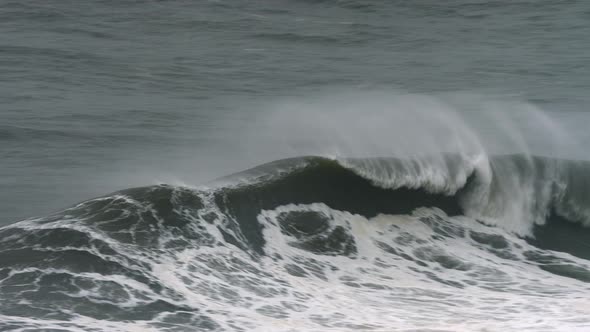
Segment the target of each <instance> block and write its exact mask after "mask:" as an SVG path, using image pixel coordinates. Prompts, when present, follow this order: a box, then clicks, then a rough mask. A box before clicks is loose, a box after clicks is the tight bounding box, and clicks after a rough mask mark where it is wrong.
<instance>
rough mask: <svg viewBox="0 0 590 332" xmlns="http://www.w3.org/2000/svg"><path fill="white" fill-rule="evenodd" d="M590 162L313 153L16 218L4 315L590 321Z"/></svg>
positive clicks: (259, 326) (6, 245)
mask: <svg viewBox="0 0 590 332" xmlns="http://www.w3.org/2000/svg"><path fill="white" fill-rule="evenodd" d="M589 171H590V163H588V162H581V161H568V160H558V159H549V158H544V157H530V156H526V155H502V156H495V157H482V156H477V155H475V156H466V155H458V154H448V155H440V156H437V157H436V158H435V157H424V158H419V159H416V158H414V159H411V160H410V159H393V158H370V159H369V158H363V159H341V160H333V159H327V158H320V157H302V158H294V159H287V160H280V161H277V162H273V163H269V164H265V165H262V166H259V167H257V168H254V169H251V170H248V171H245V172H242V173H238V174H235V175H232V176H229V177H226V178H222V179H219V180H217V181H215V182H213V183H211V184H210V187H208V188H205V187H203V188H188V187H180V186H169V185H159V186H151V187H142V188H132V189H127V190H123V191H120V192H116V193H114V194H111V195H108V196H104V197H100V198H96V199H92V200H88V201H85V202H82V203H80V204H78V205H76V206H73V207H71V208H69V209H66V210H64V211H61V212H59V213H56V214H54V215H51V216H48V217H44V218H38V219H30V220H25V221H21V222H18V223H15V224H12V225H9V226H6V227H4V228H2V229H0V255H1V257H0V289H1V293H0V294H1V297H2V307H1V309H0V321H1V322H2V323H1V324H2V325H1V326H0V328H1V329H3V330H5V329H21V330H26V329H46V330H68V331H83V330H85V329H86V328H87V327H88V326H93V328H95V329H96V330H103V331H130V330H142V331H143V330H145V331H149V330H154V331H156V330H157V331H160V330H166V331H195V330H203V331H224V330H231V331H247V330H269V331H270V330H272V331H305V330H310V331H317V330H322V331H348V330H351V331H352V330H390V329H391V327H392V326H395V327H396V328H398V329H400V330H405V329H408V330H409V329H416V328H419V329H420V330H424V331H429V330H437V331H440V330H444V331H457V330H470V331H472V330H493V331H496V330H498V331H500V330H506V329H508V330H538V329H540V328H541V327H542V328H543V329H547V330H563V331H573V330H580V331H582V330H585V329H588V328H590V319H589V318H588V317H590V316H588V314H589V313H590V312H588V308H587V305H586V303H587V296H585V294H587V292H588V285H589V284H588V283H589V282H590V262H589V261H588V259H590V250H588V245H587V243H588V242H587V241H588V239H589V238H590V232H589V231H588V229H586V228H584V226H587V225H589V224H590V222H589V220H590V213H589V212H588V208H590V203H589V202H587V200H588V196H589V195H588V193H587V191H586V190H587V189H586V188H588V185H587V184H588V181H590V178H589V176H590V175H589V174H590V172H589Z"/></svg>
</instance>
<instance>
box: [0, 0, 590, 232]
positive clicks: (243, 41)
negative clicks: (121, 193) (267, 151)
mask: <svg viewBox="0 0 590 332" xmlns="http://www.w3.org/2000/svg"><path fill="white" fill-rule="evenodd" d="M588 36H590V5H589V4H588V3H587V2H586V1H445V2H439V1H423V0H420V1H358V0H353V1H348V0H346V1H337V0H332V1H284V0H282V1H264V0H262V1H148V0H146V1H85V2H80V1H43V2H39V1H12V0H6V1H2V3H0V140H1V145H0V146H1V147H0V158H1V159H0V160H1V162H0V221H1V222H2V223H3V224H5V223H8V222H12V221H16V220H19V219H22V218H26V217H31V216H35V215H42V214H44V213H48V212H50V211H54V210H56V209H59V208H62V207H64V206H66V205H69V204H72V203H75V202H77V201H80V200H83V199H86V198H90V197H93V196H96V195H100V194H104V193H106V192H109V191H113V190H116V189H123V188H126V187H129V186H134V185H143V184H151V183H155V182H158V181H168V180H170V179H171V178H174V179H176V178H181V180H182V181H183V182H199V181H203V180H206V179H210V178H213V177H215V176H221V175H224V173H227V172H230V171H238V170H240V168H242V167H243V166H253V165H241V164H239V160H232V161H224V162H220V161H218V160H215V161H212V160H211V158H210V157H209V156H211V155H213V154H215V153H216V151H224V150H225V151H231V149H232V147H235V144H237V143H238V142H240V139H241V138H240V135H239V133H240V131H239V130H237V128H244V127H248V126H249V125H251V122H252V118H253V113H255V112H257V110H258V107H257V105H259V104H261V103H262V102H264V101H272V100H276V99H279V98H283V97H294V96H299V97H301V96H306V95H308V94H311V93H314V92H317V91H322V90H330V89H333V88H334V87H338V88H340V87H344V88H346V89H355V90H361V89H371V88H373V87H377V88H379V89H382V88H385V89H390V88H391V89H401V90H403V91H407V92H414V93H427V94H431V93H439V92H456V91H470V92H473V91H476V92H477V93H482V94H485V95H494V96H506V97H508V98H517V99H519V100H523V101H529V102H531V103H533V104H535V105H540V106H542V107H543V108H544V109H545V110H548V111H550V112H586V111H587V105H588V101H589V100H590V95H589V94H588V88H589V87H590V75H589V74H590V67H589V65H588V63H589V60H590V50H589V45H590V43H589V41H590V40H589V38H590V37H588ZM577 119H581V120H578V121H576V122H577V123H579V124H580V125H585V123H587V122H586V121H588V119H587V117H586V114H585V113H584V115H583V117H581V118H580V117H579V116H578V118H577ZM264 161H268V160H260V162H264Z"/></svg>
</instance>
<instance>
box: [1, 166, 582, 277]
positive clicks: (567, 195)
mask: <svg viewBox="0 0 590 332" xmlns="http://www.w3.org/2000/svg"><path fill="white" fill-rule="evenodd" d="M589 182H590V163H588V162H582V161H568V160H556V159H550V158H544V157H529V156H525V155H504V156H495V157H490V158H482V157H477V156H476V157H465V156H459V155H451V154H449V155H445V156H443V157H439V158H435V159H433V158H422V159H413V160H404V159H395V158H371V159H345V160H334V159H328V158H322V157H299V158H292V159H285V160H280V161H275V162H272V163H268V164H264V165H261V166H259V167H256V168H253V169H250V170H247V171H244V172H241V173H238V174H234V175H231V176H228V177H225V178H222V179H218V180H217V181H215V182H213V183H211V184H210V185H211V186H212V187H211V188H199V189H189V188H184V187H173V186H166V185H162V186H152V187H142V188H131V189H127V190H123V191H121V192H117V193H114V194H112V195H109V196H105V197H102V198H97V199H93V200H89V201H86V202H82V203H80V204H78V205H76V206H74V207H72V208H69V209H66V210H64V211H62V212H59V213H56V214H54V215H51V216H47V217H44V218H39V219H35V220H30V221H25V222H21V223H16V224H14V225H11V226H9V227H5V228H3V229H0V233H1V234H0V235H2V239H3V240H2V241H0V247H1V248H0V249H2V251H4V252H9V253H10V252H13V253H16V254H15V255H16V256H18V257H21V258H22V261H21V263H23V264H25V263H24V262H25V261H30V260H34V259H41V260H42V258H43V257H45V256H47V258H48V259H50V260H53V258H52V257H53V256H51V255H52V254H51V252H45V251H43V252H41V251H39V250H38V249H36V248H38V246H36V244H37V243H45V244H44V245H43V247H52V246H54V245H55V246H60V247H64V246H65V247H68V248H70V247H71V248H74V249H75V248H78V249H79V248H82V247H83V248H94V249H93V251H90V252H87V253H85V254H88V253H89V254H91V255H94V256H97V257H100V256H101V255H100V253H101V252H102V251H101V250H115V249H112V248H114V247H116V246H118V245H126V246H129V245H131V246H134V247H142V248H146V249H149V248H155V247H158V246H161V245H162V241H164V242H165V240H164V239H165V238H166V237H168V238H170V237H173V238H174V240H173V241H169V242H166V244H165V245H166V246H167V247H182V246H185V245H187V244H189V243H190V244H191V245H197V246H209V245H211V244H212V243H213V242H212V241H213V240H212V238H211V237H210V236H209V235H208V234H207V232H208V231H206V230H207V229H211V227H213V228H214V229H216V231H218V232H219V233H221V235H222V236H223V239H224V241H225V242H227V243H230V244H232V245H235V246H237V247H239V248H242V249H243V250H245V251H248V252H251V253H252V254H254V255H262V254H264V253H265V251H264V247H265V239H264V236H263V226H262V225H261V223H260V222H259V221H258V219H257V218H258V217H259V215H260V213H261V212H262V211H264V210H274V209H276V208H277V207H280V206H284V205H305V204H313V203H323V204H325V205H326V206H328V207H329V208H331V209H335V210H340V211H346V212H348V213H352V214H357V215H361V216H363V217H366V218H372V217H375V216H377V215H379V214H393V215H400V214H403V215H406V214H411V213H412V212H413V211H414V210H416V209H418V208H421V207H434V208H438V209H440V210H442V211H444V212H445V213H446V214H447V215H450V216H454V215H465V216H468V217H471V218H472V219H474V220H476V221H479V222H482V223H485V224H488V225H494V226H498V227H502V228H504V229H507V230H509V231H512V232H514V233H516V234H517V235H520V236H523V237H528V238H529V241H531V243H534V244H535V245H536V246H538V247H541V248H548V249H555V250H561V251H567V252H570V253H572V254H574V255H577V256H580V257H586V258H590V250H589V249H588V245H587V242H588V239H590V230H588V229H587V228H585V227H583V225H588V220H589V217H588V216H589V215H590V213H588V209H589V208H590V203H589V202H588V199H589V198H588V196H589V195H588V191H587V188H588V185H587V184H589ZM214 219H216V220H224V222H223V226H219V225H217V226H211V225H213V222H212V221H211V220H214ZM203 220H204V221H205V223H203V222H202V221H203ZM62 224H65V225H68V226H67V227H65V226H63V227H62V226H59V225H62ZM46 225H48V226H46ZM72 225H74V226H75V227H74V226H72ZM72 227H73V228H72ZM71 232H74V233H73V234H74V235H72V234H70V233H71ZM96 232H98V233H100V234H101V236H100V237H98V240H96V239H97V237H96V236H95V235H96V234H95V233H96ZM68 234H69V235H68ZM89 234H92V236H89ZM172 235H173V236H172ZM15 239H16V240H15ZM73 239H76V240H75V241H74V240H73ZM91 239H92V241H95V242H92V241H91ZM48 241H49V242H48ZM51 241H55V243H54V244H51V243H53V242H51ZM96 241H98V242H96ZM91 242H92V243H91ZM31 246H32V247H31ZM23 248H24V249H23ZM21 249H23V250H21ZM25 249H26V250H25ZM74 249H72V250H74ZM15 250H16V251H15ZM18 250H21V251H18ZM17 251H18V252H17ZM50 256H51V257H50ZM11 264H12V263H11ZM14 264H18V259H17V261H16V262H14ZM25 265H27V264H25ZM106 266H107V265H105V267H106Z"/></svg>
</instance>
